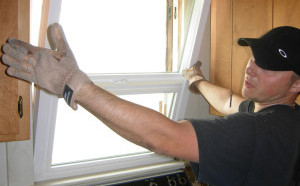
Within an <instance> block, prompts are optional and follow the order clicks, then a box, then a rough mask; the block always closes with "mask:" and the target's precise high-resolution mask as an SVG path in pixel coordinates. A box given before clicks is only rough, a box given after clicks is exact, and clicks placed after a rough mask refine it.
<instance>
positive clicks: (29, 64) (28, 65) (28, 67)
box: [2, 54, 35, 72]
mask: <svg viewBox="0 0 300 186" xmlns="http://www.w3.org/2000/svg"><path fill="white" fill-rule="evenodd" d="M2 61H3V63H4V64H6V65H8V66H10V67H13V68H15V69H18V70H21V71H28V72H31V71H33V64H35V59H34V58H33V57H30V58H28V60H27V61H25V60H17V59H15V58H13V57H11V56H9V55H7V54H4V55H2Z"/></svg>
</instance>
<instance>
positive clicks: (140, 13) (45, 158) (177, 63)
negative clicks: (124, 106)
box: [34, 0, 210, 183]
mask: <svg viewBox="0 0 300 186" xmlns="http://www.w3.org/2000/svg"><path fill="white" fill-rule="evenodd" d="M209 8H210V1H205V0H165V1H163V0H151V1H149V0H52V1H50V9H49V19H48V24H51V23H53V22H59V23H60V24H61V25H62V27H63V29H64V32H65V35H66V38H67V40H68V43H69V45H70V47H71V49H72V51H73V53H74V55H75V58H76V60H77V63H78V65H79V67H80V69H81V70H83V71H84V72H86V73H87V74H88V75H89V77H90V78H91V80H92V81H93V82H94V83H95V84H96V85H98V86H100V87H102V88H104V89H106V90H108V91H110V92H112V93H113V94H115V95H117V96H119V97H121V98H123V99H125V100H129V101H131V102H134V103H137V104H140V105H143V106H146V107H149V108H151V109H153V110H156V111H158V112H161V113H162V114H164V115H166V116H167V117H169V118H171V119H173V120H180V119H183V116H184V113H185V108H186V102H187V95H188V94H187V88H186V87H187V83H186V81H185V80H184V78H183V77H182V75H181V71H182V69H184V68H187V67H189V66H190V64H193V63H195V62H196V60H197V58H198V53H199V49H200V44H201V41H202V34H203V30H204V28H203V27H204V25H205V21H206V20H207V16H208V9H209ZM46 47H48V48H49V44H46ZM116 106H117V105H116ZM34 166H35V181H45V180H51V179H57V178H66V177H71V176H79V175H85V174H96V173H97V174H99V176H98V177H101V181H100V182H101V183H108V182H111V180H112V179H113V180H114V181H116V178H115V177H118V178H119V179H121V178H122V179H124V178H126V177H130V175H132V174H133V172H135V171H137V170H139V171H138V172H139V174H141V175H142V174H146V173H144V171H145V170H146V171H145V172H147V171H148V172H149V171H150V172H159V171H168V170H170V169H178V168H182V167H183V163H181V162H178V161H175V160H174V158H172V157H166V156H161V155H157V154H155V153H153V152H150V151H148V150H147V149H144V148H142V147H139V146H137V145H135V144H132V143H130V142H128V141H126V140H125V139H123V138H121V137H120V136H118V135H116V134H115V133H114V132H113V131H111V130H110V129H109V128H107V127H106V126H105V125H104V124H103V123H101V121H100V120H98V119H97V118H95V117H94V116H93V115H91V114H90V113H88V112H87V111H86V110H85V109H83V108H82V107H80V106H79V109H78V110H77V111H73V110H72V109H71V108H69V107H68V106H67V104H66V103H65V102H64V100H63V99H58V98H57V97H55V96H53V95H50V94H49V93H47V92H45V91H42V90H41V91H40V93H39V103H38V114H37V121H36V127H35V149H34ZM143 167H144V168H145V167H147V168H146V169H145V170H144V169H143V170H144V171H141V170H140V169H141V168H143ZM111 172H118V174H117V175H114V176H112V174H111Z"/></svg>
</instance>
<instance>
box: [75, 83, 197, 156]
mask: <svg viewBox="0 0 300 186" xmlns="http://www.w3.org/2000/svg"><path fill="white" fill-rule="evenodd" d="M76 102H77V103H78V104H80V105H81V106H82V107H84V108H85V109H86V110H88V111H89V112H91V113H92V114H93V115H95V116H96V117H97V118H99V119H100V120H101V121H102V122H104V123H105V124H106V125H107V126H108V127H110V128H111V129H112V130H113V131H115V132H116V133H117V134H119V135H120V136H122V137H124V138H125V139H127V140H129V141H131V142H133V143H135V144H137V145H140V146H143V147H145V148H147V149H149V150H151V151H153V152H156V153H159V154H164V155H168V156H173V157H177V158H182V159H185V160H190V161H194V162H198V161H199V160H198V159H199V156H198V144H197V137H196V134H195V131H194V128H193V126H192V124H191V123H190V122H189V121H180V122H175V121H172V120H170V119H169V118H167V117H165V116H164V115H162V114H160V113H159V112H156V111H154V110H151V109H149V108H146V107H143V106H140V105H137V104H134V103H131V102H128V101H125V100H122V99H120V98H118V97H117V96H115V95H113V94H110V93H109V92H107V91H105V90H104V89H102V88H100V87H98V86H96V85H94V84H93V83H89V84H87V85H86V86H84V87H83V88H82V89H80V91H79V92H78V94H77V96H76Z"/></svg>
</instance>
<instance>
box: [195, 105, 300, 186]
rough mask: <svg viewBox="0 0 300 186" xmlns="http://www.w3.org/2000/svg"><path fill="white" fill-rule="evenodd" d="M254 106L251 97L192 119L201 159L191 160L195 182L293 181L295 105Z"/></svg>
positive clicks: (299, 114)
mask: <svg viewBox="0 0 300 186" xmlns="http://www.w3.org/2000/svg"><path fill="white" fill-rule="evenodd" d="M253 110H254V105H253V103H252V102H250V101H244V102H243V103H241V105H240V112H238V113H236V114H232V115H229V116H226V117H219V118H217V119H214V120H191V123H192V124H193V126H194V129H195V132H196V134H197V139H198V148H199V163H193V162H191V165H192V168H193V171H194V174H195V176H196V178H197V181H198V182H202V183H208V184H211V185H216V186H223V185H228V186H235V185H243V186H246V185H255V186H259V185H263V186H269V185H271V186H276V185H278V186H284V185H296V184H295V183H293V182H295V181H294V180H295V179H296V178H295V177H296V176H297V175H295V172H298V171H296V169H298V167H299V166H298V164H299V149H300V145H299V144H300V108H299V106H298V105H296V107H295V108H292V107H290V106H287V105H274V106H270V107H268V108H265V109H262V110H261V111H259V112H257V113H254V112H253Z"/></svg>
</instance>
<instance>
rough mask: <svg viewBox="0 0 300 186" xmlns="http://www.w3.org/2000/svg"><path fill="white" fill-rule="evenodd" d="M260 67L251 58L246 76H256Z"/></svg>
mask: <svg viewBox="0 0 300 186" xmlns="http://www.w3.org/2000/svg"><path fill="white" fill-rule="evenodd" d="M257 68H258V66H257V65H256V63H255V60H254V58H251V59H250V60H249V62H248V65H247V67H246V74H247V75H250V76H256V73H257Z"/></svg>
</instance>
